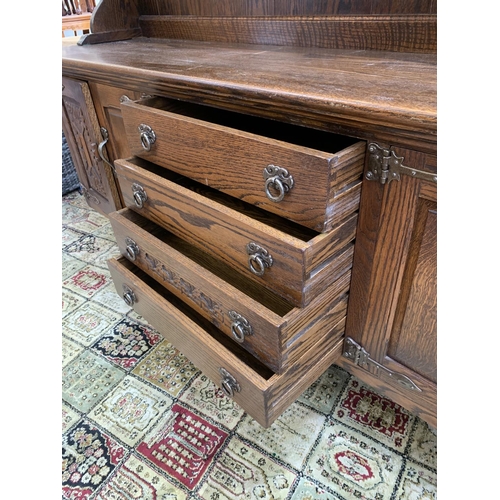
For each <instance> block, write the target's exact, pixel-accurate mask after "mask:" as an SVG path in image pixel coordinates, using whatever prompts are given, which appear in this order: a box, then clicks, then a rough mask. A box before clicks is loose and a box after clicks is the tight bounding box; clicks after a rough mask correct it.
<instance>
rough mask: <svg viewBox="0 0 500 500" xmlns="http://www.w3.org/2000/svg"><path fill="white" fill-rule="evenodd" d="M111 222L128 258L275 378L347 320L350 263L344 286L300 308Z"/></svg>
mask: <svg viewBox="0 0 500 500" xmlns="http://www.w3.org/2000/svg"><path fill="white" fill-rule="evenodd" d="M110 221H111V225H112V227H113V231H114V234H115V237H116V240H117V242H118V246H119V248H120V251H121V253H122V255H124V256H125V257H127V258H128V259H129V260H130V261H131V262H133V263H134V264H135V265H136V266H137V267H139V268H140V269H142V270H143V271H145V272H146V273H147V274H148V275H149V276H151V277H152V278H153V279H155V280H156V281H157V282H159V283H160V284H161V285H163V286H164V287H165V288H167V289H168V290H169V291H170V292H171V293H173V294H174V295H176V296H177V297H179V298H180V299H181V300H183V301H184V302H185V303H186V304H188V305H189V307H191V308H192V309H194V310H195V311H196V312H197V313H198V314H200V315H202V316H203V317H204V318H206V319H208V320H209V321H210V322H211V323H212V324H214V325H215V326H216V327H217V328H219V329H220V331H221V332H222V333H224V334H225V335H227V336H229V337H230V338H231V339H233V340H234V341H235V342H238V343H240V345H241V346H242V347H243V348H244V349H246V350H247V351H249V352H250V353H251V354H252V355H254V356H255V357H257V358H258V359H259V360H260V361H262V363H264V364H265V365H266V366H268V367H269V368H271V369H272V370H273V371H274V372H276V373H282V372H283V371H284V370H285V369H286V368H287V367H288V366H289V365H290V363H291V362H293V360H294V359H296V358H297V357H298V356H299V355H300V353H301V352H302V351H303V350H304V349H307V347H308V346H309V345H310V344H311V342H312V341H314V340H315V339H316V338H317V337H318V336H319V335H321V334H322V332H323V331H325V329H327V328H329V325H331V324H332V323H336V322H338V321H340V320H341V319H342V318H343V317H345V315H346V309H347V295H346V294H347V291H348V289H349V282H350V271H349V268H350V266H351V258H350V256H349V255H347V256H345V257H344V259H343V262H339V266H343V268H342V269H341V277H340V278H339V279H338V280H336V281H335V282H334V283H333V284H332V285H331V286H330V287H328V289H327V290H326V291H325V292H323V293H322V294H320V295H319V296H318V297H317V298H315V299H314V300H313V301H312V302H311V303H310V304H309V305H308V306H307V307H305V308H295V307H293V305H291V304H289V303H288V302H286V301H284V300H283V299H281V298H280V297H279V296H276V295H275V294H273V293H272V292H269V291H268V290H266V289H265V288H263V287H262V286H260V285H258V284H253V283H252V282H249V281H248V280H246V279H245V278H244V277H242V276H241V275H240V274H239V273H236V272H235V271H234V270H232V269H229V268H228V267H227V266H226V265H225V263H224V262H220V261H218V260H217V259H214V258H211V257H210V256H209V255H207V254H206V253H204V252H201V251H200V250H198V249H197V248H196V247H193V246H192V245H189V244H187V243H185V242H184V241H183V240H180V239H179V238H177V237H175V236H174V235H173V234H171V233H169V232H168V231H166V230H164V229H162V228H161V227H159V226H157V225H156V224H154V223H152V222H151V221H149V220H148V219H145V218H144V217H142V216H141V215H139V214H137V213H135V212H133V211H131V210H129V209H124V210H121V211H120V212H115V213H113V214H110Z"/></svg>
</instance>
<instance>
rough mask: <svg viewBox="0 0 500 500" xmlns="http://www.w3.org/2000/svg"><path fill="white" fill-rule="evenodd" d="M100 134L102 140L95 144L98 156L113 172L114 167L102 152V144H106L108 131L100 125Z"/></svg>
mask: <svg viewBox="0 0 500 500" xmlns="http://www.w3.org/2000/svg"><path fill="white" fill-rule="evenodd" d="M101 135H102V138H103V140H102V141H101V142H100V143H99V146H97V152H98V154H99V158H101V160H102V161H103V162H104V163H105V164H106V165H108V166H109V167H110V168H111V170H112V171H113V172H114V171H115V167H114V166H113V165H112V164H111V163H110V162H109V161H108V159H107V158H106V156H107V155H105V154H104V146H106V144H107V143H108V140H109V133H108V131H107V130H106V128H104V127H101Z"/></svg>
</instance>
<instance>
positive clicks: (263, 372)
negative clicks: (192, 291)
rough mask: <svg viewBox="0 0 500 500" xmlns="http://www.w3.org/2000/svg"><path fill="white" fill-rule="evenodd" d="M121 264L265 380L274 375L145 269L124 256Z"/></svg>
mask: <svg viewBox="0 0 500 500" xmlns="http://www.w3.org/2000/svg"><path fill="white" fill-rule="evenodd" d="M120 264H121V265H122V266H123V267H125V268H126V269H127V270H129V271H130V272H132V273H133V274H134V275H135V276H136V277H137V278H139V279H140V280H141V281H142V282H143V283H144V284H145V285H147V286H148V287H149V288H151V289H152V290H154V291H155V292H156V293H158V295H160V296H161V297H163V298H164V299H165V300H167V301H168V302H170V303H171V304H172V305H173V306H174V307H175V308H176V309H178V310H179V311H180V312H181V313H182V314H184V315H185V316H186V317H187V318H189V319H190V320H191V321H193V322H194V323H196V324H197V325H199V326H200V327H201V328H202V329H203V330H204V331H205V332H206V333H207V334H208V335H210V336H211V337H212V338H213V339H214V340H216V341H217V342H218V343H220V344H221V345H222V346H224V347H225V348H226V349H227V350H228V351H231V352H232V353H233V354H234V355H235V356H236V357H237V358H238V359H239V360H240V361H242V362H243V363H245V365H247V366H248V367H249V368H250V369H251V370H252V371H254V372H255V373H257V374H258V375H259V376H260V377H261V378H262V379H263V380H269V379H271V377H272V376H273V375H274V372H273V371H272V370H270V369H269V368H268V367H267V366H265V365H264V364H262V363H261V362H260V361H259V360H258V359H257V358H255V357H253V356H252V355H251V354H250V353H249V352H248V351H246V350H245V349H243V348H242V347H240V346H239V345H238V344H237V343H236V342H234V341H232V340H231V339H230V338H229V337H228V336H227V335H224V334H223V333H222V332H221V331H220V330H219V329H217V328H216V327H215V326H214V325H213V324H212V323H210V321H208V320H206V319H205V318H204V317H203V316H201V315H200V314H198V313H197V312H196V311H194V310H193V309H191V308H190V307H189V306H188V305H187V304H185V303H184V302H183V301H182V300H180V299H179V298H178V297H176V296H175V295H174V294H172V293H170V292H169V291H168V290H167V289H166V288H164V287H163V286H162V285H160V284H159V283H158V282H157V281H155V280H154V279H153V278H151V277H150V276H149V275H148V274H146V273H145V272H144V271H142V270H141V269H139V268H138V267H136V266H135V265H134V264H132V263H131V262H129V261H128V260H127V259H124V258H122V259H120ZM139 300H140V298H139ZM146 319H147V318H146ZM152 327H153V328H155V325H152Z"/></svg>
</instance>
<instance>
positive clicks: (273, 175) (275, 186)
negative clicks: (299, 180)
mask: <svg viewBox="0 0 500 500" xmlns="http://www.w3.org/2000/svg"><path fill="white" fill-rule="evenodd" d="M264 179H265V181H266V184H265V187H264V189H265V192H266V196H267V197H268V198H269V199H270V200H271V201H274V202H275V203H279V202H280V201H282V200H283V198H284V197H285V194H286V193H288V191H290V189H292V188H293V177H292V176H291V175H290V174H289V172H288V170H287V169H286V168H281V167H277V166H276V165H268V166H267V167H266V168H265V169H264ZM271 189H272V191H273V192H271ZM275 191H277V192H278V194H277V195H275V194H274V192H275Z"/></svg>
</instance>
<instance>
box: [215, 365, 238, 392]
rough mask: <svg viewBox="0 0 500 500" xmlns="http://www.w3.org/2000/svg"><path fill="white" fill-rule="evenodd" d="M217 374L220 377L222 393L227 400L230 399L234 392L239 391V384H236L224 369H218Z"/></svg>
mask: <svg viewBox="0 0 500 500" xmlns="http://www.w3.org/2000/svg"><path fill="white" fill-rule="evenodd" d="M219 373H220V374H221V375H222V380H221V383H220V385H221V389H222V392H224V394H225V395H226V396H227V397H228V398H232V397H233V396H234V393H235V392H240V391H241V387H240V384H238V382H237V381H236V379H235V378H234V377H233V376H232V375H231V374H230V373H229V372H228V371H227V370H226V369H225V368H219Z"/></svg>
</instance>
